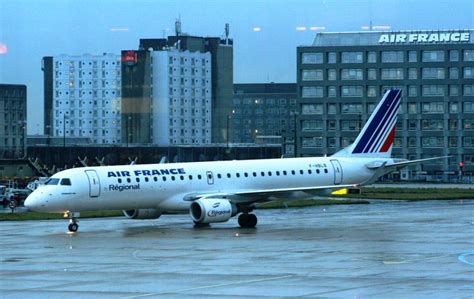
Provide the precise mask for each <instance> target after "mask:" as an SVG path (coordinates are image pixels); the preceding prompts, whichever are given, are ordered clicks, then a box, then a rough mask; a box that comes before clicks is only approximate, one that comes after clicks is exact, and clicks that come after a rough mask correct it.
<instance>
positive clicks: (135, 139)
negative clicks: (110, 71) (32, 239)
mask: <svg viewBox="0 0 474 299" xmlns="http://www.w3.org/2000/svg"><path fill="white" fill-rule="evenodd" d="M171 56H173V57H176V58H177V60H176V61H174V60H173V61H170V60H169V59H170V57H171ZM165 57H168V58H167V59H168V60H167V59H165ZM202 59H204V61H205V64H204V65H202ZM122 61H123V62H124V63H122V82H123V84H122V112H123V114H122V123H123V128H124V130H123V132H122V137H123V139H124V140H126V142H127V143H133V144H147V143H156V142H158V143H163V142H165V143H166V142H171V143H172V144H193V143H194V144H206V143H208V142H209V140H210V142H212V143H222V142H225V141H227V136H226V122H227V114H228V113H229V111H232V86H233V41H232V40H231V39H228V38H225V39H221V38H214V37H196V36H188V35H176V36H169V37H168V38H158V39H140V44H139V49H138V50H131V51H130V50H127V51H122ZM198 61H199V63H200V64H199V63H198ZM193 62H194V63H195V64H194V65H193ZM156 76H158V77H156ZM203 80H204V81H203ZM198 81H199V82H198ZM193 84H194V85H193ZM208 84H210V85H208ZM175 89H176V91H175ZM203 92H204V93H205V94H204V96H205V97H206V99H204V101H205V102H203V98H200V99H198V100H197V101H198V102H199V103H198V102H196V103H195V102H193V101H192V100H191V98H192V97H193V94H194V95H200V96H203V94H202V93H203ZM155 97H157V98H155ZM190 97H191V98H190ZM209 97H210V98H209ZM170 99H171V102H170ZM175 100H176V102H175ZM208 100H209V103H208V102H207V101H208ZM165 106H166V107H167V109H166V110H167V111H168V113H165V112H164V110H163V109H164V107H165ZM178 106H179V108H178ZM193 107H194V108H193ZM197 109H198V110H199V109H201V110H200V111H198V112H197V111H196V110H197ZM202 109H204V111H203V110H202ZM174 110H176V112H174ZM181 113H183V115H181ZM193 113H194V114H195V115H194V116H193ZM196 113H197V114H196ZM177 114H179V115H177ZM159 115H161V118H160V116H159ZM175 116H179V117H180V118H182V117H181V116H183V117H184V116H187V117H184V118H185V119H184V122H183V124H182V125H181V120H182V119H176V123H175V122H174V119H172V118H171V117H175ZM202 117H206V119H205V121H204V123H202V121H203V118H202ZM187 118H189V119H190V123H186V121H185V120H186V119H187ZM193 118H194V125H193ZM165 122H166V123H167V125H164V123H165ZM208 126H210V132H209V133H210V138H209V136H208V134H209V133H208V132H207V131H208V130H209V128H208ZM162 129H163V130H165V131H161V130H162ZM170 130H171V131H170ZM175 130H176V132H175ZM202 130H204V132H203V131H202ZM170 134H171V135H170ZM170 136H171V137H170Z"/></svg>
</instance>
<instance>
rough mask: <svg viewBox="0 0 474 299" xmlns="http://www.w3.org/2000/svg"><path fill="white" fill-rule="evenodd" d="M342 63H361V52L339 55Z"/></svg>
mask: <svg viewBox="0 0 474 299" xmlns="http://www.w3.org/2000/svg"><path fill="white" fill-rule="evenodd" d="M341 62H342V63H362V62H363V59H362V52H342V53H341Z"/></svg>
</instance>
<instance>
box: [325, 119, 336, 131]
mask: <svg viewBox="0 0 474 299" xmlns="http://www.w3.org/2000/svg"><path fill="white" fill-rule="evenodd" d="M327 129H328V131H334V130H336V121H335V120H328V126H327Z"/></svg>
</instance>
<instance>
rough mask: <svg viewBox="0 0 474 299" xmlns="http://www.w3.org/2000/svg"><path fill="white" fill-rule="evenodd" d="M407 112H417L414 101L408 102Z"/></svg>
mask: <svg viewBox="0 0 474 299" xmlns="http://www.w3.org/2000/svg"><path fill="white" fill-rule="evenodd" d="M408 113H409V114H417V113H418V109H416V103H408Z"/></svg>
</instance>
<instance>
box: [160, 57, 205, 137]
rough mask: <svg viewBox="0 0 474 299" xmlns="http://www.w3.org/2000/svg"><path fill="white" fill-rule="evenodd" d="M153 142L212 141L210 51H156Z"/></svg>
mask: <svg viewBox="0 0 474 299" xmlns="http://www.w3.org/2000/svg"><path fill="white" fill-rule="evenodd" d="M151 57H152V60H151V61H152V62H151V65H152V72H151V73H152V77H153V79H152V84H153V89H152V92H151V94H152V98H153V100H152V107H153V109H152V127H153V132H152V143H153V144H161V145H169V144H210V143H211V139H212V128H211V120H212V115H211V99H212V93H211V91H212V89H211V54H210V53H209V52H205V53H201V52H189V51H180V50H179V49H176V48H172V49H169V50H166V51H153V53H152V54H151Z"/></svg>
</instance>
